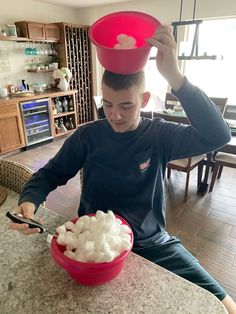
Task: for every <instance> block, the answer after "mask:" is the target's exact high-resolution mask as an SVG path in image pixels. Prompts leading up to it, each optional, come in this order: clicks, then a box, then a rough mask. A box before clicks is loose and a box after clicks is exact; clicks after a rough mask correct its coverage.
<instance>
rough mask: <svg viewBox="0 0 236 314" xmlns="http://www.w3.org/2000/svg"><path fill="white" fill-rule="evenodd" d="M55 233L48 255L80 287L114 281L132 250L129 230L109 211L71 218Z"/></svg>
mask: <svg viewBox="0 0 236 314" xmlns="http://www.w3.org/2000/svg"><path fill="white" fill-rule="evenodd" d="M56 231H57V234H58V236H57V238H56V237H53V239H52V242H51V247H50V250H51V256H52V258H53V259H54V261H55V262H56V263H57V264H58V265H59V266H61V267H62V268H64V269H65V270H66V271H67V272H68V274H69V275H70V276H71V277H72V278H73V279H74V280H75V281H76V282H78V283H80V284H82V285H88V286H95V285H102V284H105V283H107V282H109V281H111V280H112V279H114V278H115V277H116V276H117V275H118V274H119V273H120V272H121V270H122V268H123V266H124V263H125V260H126V259H127V256H128V255H129V254H130V252H131V249H132V247H133V232H132V230H131V227H130V226H129V224H128V223H127V222H126V221H125V220H124V219H123V218H122V217H120V216H119V215H116V214H113V212H112V211H108V213H104V212H102V211H99V210H98V211H97V212H96V214H90V215H84V216H82V217H80V218H78V217H77V218H74V219H72V220H71V221H68V222H66V223H65V224H64V225H62V226H59V227H58V228H57V229H56Z"/></svg>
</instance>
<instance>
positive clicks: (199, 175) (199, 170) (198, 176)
mask: <svg viewBox="0 0 236 314" xmlns="http://www.w3.org/2000/svg"><path fill="white" fill-rule="evenodd" d="M203 166H204V163H203V162H200V163H199V164H198V168H197V187H199V186H200V184H201V182H202V172H203Z"/></svg>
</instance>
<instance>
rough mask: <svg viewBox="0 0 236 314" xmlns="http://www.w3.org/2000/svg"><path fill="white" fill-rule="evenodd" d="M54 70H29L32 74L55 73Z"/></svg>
mask: <svg viewBox="0 0 236 314" xmlns="http://www.w3.org/2000/svg"><path fill="white" fill-rule="evenodd" d="M53 71H54V70H27V72H30V73H42V72H44V73H45V72H53Z"/></svg>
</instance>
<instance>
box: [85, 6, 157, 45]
mask: <svg viewBox="0 0 236 314" xmlns="http://www.w3.org/2000/svg"><path fill="white" fill-rule="evenodd" d="M119 14H124V15H129V14H135V15H140V16H146V17H148V18H150V19H152V20H153V21H154V22H155V23H157V27H159V26H160V25H161V22H160V21H158V19H156V18H155V17H154V16H152V15H149V14H147V13H143V12H139V11H119V12H114V13H110V14H107V15H104V16H102V17H100V18H99V19H98V20H96V21H95V22H94V23H93V24H92V25H91V26H90V27H89V31H88V35H89V38H90V40H91V41H92V43H93V44H94V45H95V46H97V47H100V48H102V49H106V50H112V51H119V50H120V49H114V48H112V47H105V46H103V45H101V44H99V43H98V42H97V41H96V40H94V38H93V36H92V32H93V30H94V28H95V27H96V26H97V24H99V23H101V22H102V21H103V20H105V19H106V18H107V17H112V16H116V15H119ZM150 47H151V46H150V45H149V44H148V43H147V42H146V44H145V45H143V46H141V47H136V48H133V49H149V48H150ZM133 49H132V48H131V49H130V48H128V49H122V50H124V51H127V50H133Z"/></svg>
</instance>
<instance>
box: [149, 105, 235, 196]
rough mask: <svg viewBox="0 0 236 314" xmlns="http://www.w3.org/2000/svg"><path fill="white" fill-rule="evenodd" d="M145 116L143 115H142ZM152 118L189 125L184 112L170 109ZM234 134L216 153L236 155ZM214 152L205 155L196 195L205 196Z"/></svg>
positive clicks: (160, 111)
mask: <svg viewBox="0 0 236 314" xmlns="http://www.w3.org/2000/svg"><path fill="white" fill-rule="evenodd" d="M144 116H145V114H144ZM153 117H159V118H162V119H164V120H167V121H172V122H177V123H182V124H190V122H189V120H188V118H187V116H186V114H185V112H184V111H183V110H182V111H175V110H171V109H160V110H158V112H155V113H154V114H153ZM233 134H235V133H232V137H231V140H230V142H229V143H227V144H226V145H225V146H223V147H221V148H219V149H218V150H217V152H225V153H229V154H234V155H236V135H233ZM215 153H216V152H209V153H208V154H207V158H206V161H205V172H204V176H203V179H202V181H201V183H200V185H199V186H198V189H197V193H198V194H199V195H205V194H206V193H207V191H208V186H209V182H208V181H209V177H210V172H211V168H212V167H214V155H215Z"/></svg>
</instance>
